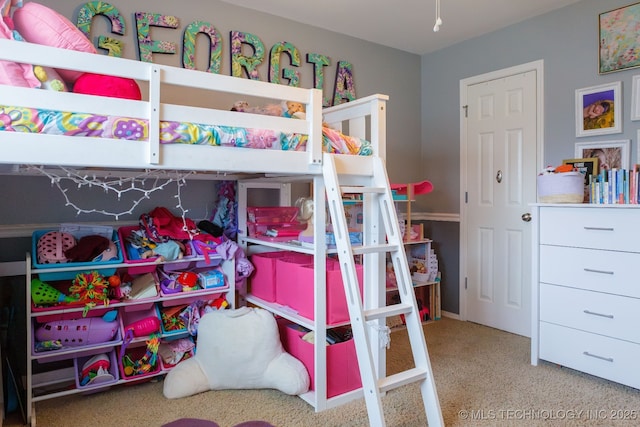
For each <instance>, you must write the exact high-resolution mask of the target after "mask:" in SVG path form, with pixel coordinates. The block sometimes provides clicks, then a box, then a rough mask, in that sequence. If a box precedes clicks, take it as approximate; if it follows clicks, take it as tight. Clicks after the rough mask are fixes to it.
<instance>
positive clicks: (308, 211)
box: [296, 197, 313, 243]
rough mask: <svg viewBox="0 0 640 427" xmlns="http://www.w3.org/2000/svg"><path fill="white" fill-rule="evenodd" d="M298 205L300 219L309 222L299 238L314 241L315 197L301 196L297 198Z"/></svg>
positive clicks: (309, 241)
mask: <svg viewBox="0 0 640 427" xmlns="http://www.w3.org/2000/svg"><path fill="white" fill-rule="evenodd" d="M296 207H297V208H298V221H300V222H302V223H305V222H306V223H307V228H305V229H304V230H302V231H301V232H300V234H299V235H298V240H299V241H301V242H307V243H313V199H311V198H308V197H300V198H299V199H298V200H296Z"/></svg>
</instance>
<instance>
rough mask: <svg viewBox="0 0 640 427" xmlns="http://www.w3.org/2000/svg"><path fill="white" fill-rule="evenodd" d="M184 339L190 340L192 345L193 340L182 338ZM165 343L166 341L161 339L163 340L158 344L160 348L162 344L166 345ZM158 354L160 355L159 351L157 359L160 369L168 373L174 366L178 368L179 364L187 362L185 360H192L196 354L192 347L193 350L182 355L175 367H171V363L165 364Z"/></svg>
mask: <svg viewBox="0 0 640 427" xmlns="http://www.w3.org/2000/svg"><path fill="white" fill-rule="evenodd" d="M184 339H187V340H191V342H192V343H193V339H192V338H191V337H186V338H184ZM171 340H173V338H172V339H171ZM167 341H168V340H164V339H163V340H162V341H161V343H160V346H161V347H162V344H163V343H166V342H167ZM160 353H161V351H159V352H158V358H159V359H160V363H161V369H162V371H165V372H167V371H170V370H171V369H173V368H175V367H176V366H178V365H179V364H180V363H182V362H184V361H185V360H187V359H191V358H192V357H193V356H195V354H196V353H195V347H194V348H192V349H191V350H189V351H187V352H186V353H184V355H183V356H182V359H180V360H179V361H178V363H176V364H175V365H172V364H171V363H169V362H165V360H164V359H163V358H162V356H161V355H160Z"/></svg>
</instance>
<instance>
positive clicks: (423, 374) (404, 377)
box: [378, 368, 428, 392]
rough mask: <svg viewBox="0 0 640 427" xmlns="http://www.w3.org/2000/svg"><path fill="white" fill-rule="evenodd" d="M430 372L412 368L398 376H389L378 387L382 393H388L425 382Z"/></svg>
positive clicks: (399, 373)
mask: <svg viewBox="0 0 640 427" xmlns="http://www.w3.org/2000/svg"><path fill="white" fill-rule="evenodd" d="M427 374H428V372H427V371H426V370H425V369H420V368H412V369H408V370H406V371H402V372H398V373H397V374H393V375H389V376H388V377H386V378H383V379H381V380H379V381H378V387H379V388H380V390H381V391H383V392H387V391H389V390H393V389H394V388H398V387H402V386H405V385H407V384H412V383H415V382H418V381H422V380H425V379H426V378H427Z"/></svg>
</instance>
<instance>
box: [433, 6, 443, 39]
mask: <svg viewBox="0 0 640 427" xmlns="http://www.w3.org/2000/svg"><path fill="white" fill-rule="evenodd" d="M440 25H442V19H440V0H436V25H434V26H433V32H434V33H437V32H438V31H440Z"/></svg>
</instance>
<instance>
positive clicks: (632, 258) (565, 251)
mask: <svg viewBox="0 0 640 427" xmlns="http://www.w3.org/2000/svg"><path fill="white" fill-rule="evenodd" d="M638 268H640V254H636V253H630V252H611V251H599V250H595V249H580V248H567V247H561V246H546V245H542V246H540V281H541V282H543V283H551V284H553V285H564V286H571V287H574V288H581V289H589V290H592V291H599V292H607V293H610V294H617V295H626V296H631V297H637V298H640V281H638Z"/></svg>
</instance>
